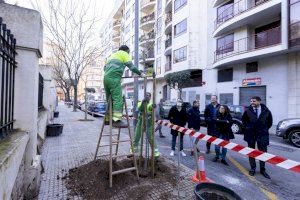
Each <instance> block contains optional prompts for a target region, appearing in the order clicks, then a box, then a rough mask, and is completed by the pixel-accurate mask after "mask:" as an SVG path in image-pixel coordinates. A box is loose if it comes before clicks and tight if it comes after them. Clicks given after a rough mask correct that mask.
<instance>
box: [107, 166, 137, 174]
mask: <svg viewBox="0 0 300 200" xmlns="http://www.w3.org/2000/svg"><path fill="white" fill-rule="evenodd" d="M134 170H136V168H135V167H131V168H126V169H121V170H118V171H114V172H112V175H117V174H122V173H126V172H130V171H134Z"/></svg>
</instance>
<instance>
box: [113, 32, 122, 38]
mask: <svg viewBox="0 0 300 200" xmlns="http://www.w3.org/2000/svg"><path fill="white" fill-rule="evenodd" d="M120 36H121V35H120V34H119V33H115V34H113V36H112V38H113V39H114V38H118V37H120Z"/></svg>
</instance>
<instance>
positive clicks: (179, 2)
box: [174, 0, 187, 12]
mask: <svg viewBox="0 0 300 200" xmlns="http://www.w3.org/2000/svg"><path fill="white" fill-rule="evenodd" d="M186 3H187V0H175V1H174V11H175V12H176V11H177V10H179V9H180V8H181V7H183V6H184V5H186Z"/></svg>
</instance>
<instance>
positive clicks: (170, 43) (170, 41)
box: [165, 38, 172, 49]
mask: <svg viewBox="0 0 300 200" xmlns="http://www.w3.org/2000/svg"><path fill="white" fill-rule="evenodd" d="M170 46H172V38H169V39H167V40H166V41H165V48H166V49H167V48H169V47H170Z"/></svg>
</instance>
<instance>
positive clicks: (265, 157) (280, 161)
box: [156, 120, 300, 173]
mask: <svg viewBox="0 0 300 200" xmlns="http://www.w3.org/2000/svg"><path fill="white" fill-rule="evenodd" d="M156 123H158V124H161V125H163V126H167V127H169V128H171V129H173V130H176V131H179V132H181V133H184V134H185V135H189V136H192V137H194V138H197V139H200V140H204V141H207V142H209V143H212V144H215V145H218V146H221V147H225V148H227V149H230V150H232V151H235V152H238V153H240V154H243V155H246V156H248V157H252V158H255V159H257V160H261V161H264V162H267V163H270V164H272V165H276V166H278V167H281V168H284V169H288V170H291V171H293V172H296V173H300V163H299V162H297V161H293V160H290V159H286V158H283V157H280V156H275V155H273V154H270V153H266V152H262V151H259V150H256V149H252V148H249V147H244V146H242V145H239V144H236V143H233V142H229V141H226V140H222V139H220V138H216V137H213V136H210V135H206V134H203V133H199V132H196V131H193V130H191V129H187V128H184V127H181V126H177V125H174V124H172V123H170V122H168V121H163V120H158V121H157V122H156Z"/></svg>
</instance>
